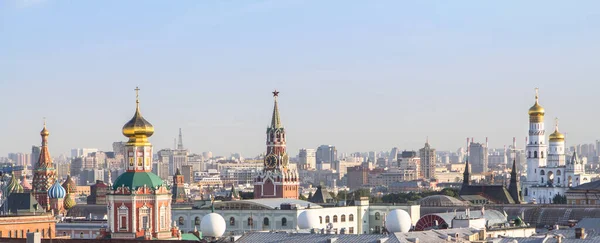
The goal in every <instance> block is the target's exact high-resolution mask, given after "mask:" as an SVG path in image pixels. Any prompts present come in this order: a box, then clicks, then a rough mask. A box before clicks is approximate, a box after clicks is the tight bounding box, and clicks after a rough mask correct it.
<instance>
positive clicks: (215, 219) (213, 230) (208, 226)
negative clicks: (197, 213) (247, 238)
mask: <svg viewBox="0 0 600 243" xmlns="http://www.w3.org/2000/svg"><path fill="white" fill-rule="evenodd" d="M225 229H226V227H225V219H223V217H222V216H221V215H219V214H217V213H209V214H207V215H205V216H204V217H202V221H201V222H200V231H202V235H205V236H209V237H221V236H223V234H224V233H225Z"/></svg>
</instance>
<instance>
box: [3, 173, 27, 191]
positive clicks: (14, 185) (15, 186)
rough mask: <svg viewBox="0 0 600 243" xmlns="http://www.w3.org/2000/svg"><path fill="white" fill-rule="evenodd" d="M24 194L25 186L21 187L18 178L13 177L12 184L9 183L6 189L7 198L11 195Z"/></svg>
mask: <svg viewBox="0 0 600 243" xmlns="http://www.w3.org/2000/svg"><path fill="white" fill-rule="evenodd" d="M22 192H23V186H21V184H20V183H19V180H17V177H16V176H15V175H13V176H12V177H11V178H10V182H9V183H8V185H6V187H5V188H4V193H5V194H6V196H8V195H10V194H11V193H22Z"/></svg>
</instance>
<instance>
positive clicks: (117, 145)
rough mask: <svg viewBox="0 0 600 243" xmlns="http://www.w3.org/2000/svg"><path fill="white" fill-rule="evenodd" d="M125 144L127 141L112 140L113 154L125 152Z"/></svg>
mask: <svg viewBox="0 0 600 243" xmlns="http://www.w3.org/2000/svg"><path fill="white" fill-rule="evenodd" d="M125 144H127V143H126V142H114V143H113V144H112V147H113V152H115V155H117V154H121V155H122V154H125Z"/></svg>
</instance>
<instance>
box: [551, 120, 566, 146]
mask: <svg viewBox="0 0 600 243" xmlns="http://www.w3.org/2000/svg"><path fill="white" fill-rule="evenodd" d="M548 138H549V139H550V142H564V141H565V135H564V134H562V133H561V132H559V131H558V118H556V124H555V125H554V132H553V133H552V134H550V136H549V137H548Z"/></svg>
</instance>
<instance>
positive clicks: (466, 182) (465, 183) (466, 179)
mask: <svg viewBox="0 0 600 243" xmlns="http://www.w3.org/2000/svg"><path fill="white" fill-rule="evenodd" d="M469 151H470V149H469V138H467V156H465V158H466V162H465V171H464V172H463V186H468V185H469V183H470V181H471V175H470V174H469Z"/></svg>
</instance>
